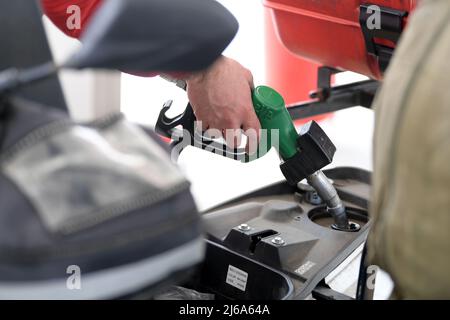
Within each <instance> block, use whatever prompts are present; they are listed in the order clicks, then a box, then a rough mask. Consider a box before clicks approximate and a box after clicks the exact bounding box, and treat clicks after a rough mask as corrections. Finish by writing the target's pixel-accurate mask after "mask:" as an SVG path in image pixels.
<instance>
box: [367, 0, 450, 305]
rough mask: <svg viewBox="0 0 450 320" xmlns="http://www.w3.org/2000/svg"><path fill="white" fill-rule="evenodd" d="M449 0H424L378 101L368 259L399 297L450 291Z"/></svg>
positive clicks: (442, 295)
mask: <svg viewBox="0 0 450 320" xmlns="http://www.w3.org/2000/svg"><path fill="white" fill-rule="evenodd" d="M449 57H450V1H448V0H428V1H425V0H424V1H423V2H422V3H421V5H420V6H419V7H418V9H417V11H416V12H415V13H414V15H413V17H412V18H411V20H410V25H409V26H408V28H407V30H406V31H405V34H404V36H403V38H402V40H401V43H400V46H399V47H398V48H397V51H396V54H395V57H394V58H393V61H392V62H391V66H390V68H389V70H388V72H387V74H386V78H385V80H384V83H383V88H382V90H381V92H380V93H379V95H378V97H377V99H376V102H375V109H376V133H375V141H374V143H375V146H374V148H375V150H374V156H375V159H374V165H375V167H374V189H373V202H372V208H371V214H372V217H373V219H374V225H373V229H372V234H371V236H370V238H369V245H370V252H369V255H370V262H371V263H373V264H377V265H379V266H380V267H382V268H383V269H385V270H387V271H388V272H389V273H390V274H391V276H392V278H393V280H394V282H395V286H396V288H395V296H396V297H397V298H450V272H449V271H450V232H449V228H450V168H449V163H450V90H449V88H450V64H449V63H448V59H449Z"/></svg>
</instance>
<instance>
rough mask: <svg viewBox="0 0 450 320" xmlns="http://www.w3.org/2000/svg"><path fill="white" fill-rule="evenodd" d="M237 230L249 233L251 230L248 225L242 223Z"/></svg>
mask: <svg viewBox="0 0 450 320" xmlns="http://www.w3.org/2000/svg"><path fill="white" fill-rule="evenodd" d="M238 229H239V230H241V231H249V230H250V229H251V228H250V226H249V225H248V224H246V223H243V224H241V225H240V226H239V227H238Z"/></svg>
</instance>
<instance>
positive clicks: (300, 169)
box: [252, 86, 355, 231]
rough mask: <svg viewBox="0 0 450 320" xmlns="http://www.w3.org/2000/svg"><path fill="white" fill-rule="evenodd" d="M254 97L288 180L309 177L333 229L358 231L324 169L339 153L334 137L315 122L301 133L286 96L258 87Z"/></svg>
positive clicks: (295, 181) (307, 178) (260, 119)
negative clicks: (276, 135)
mask: <svg viewBox="0 0 450 320" xmlns="http://www.w3.org/2000/svg"><path fill="white" fill-rule="evenodd" d="M252 99H253V105H254V108H255V112H256V115H257V116H258V118H259V121H260V123H261V128H262V129H266V130H265V133H266V134H267V139H265V140H266V141H267V144H269V145H274V146H275V147H277V149H278V152H279V154H280V157H281V158H282V159H283V162H282V164H281V165H280V168H281V171H282V173H283V175H284V176H285V178H286V180H287V182H288V183H289V184H291V185H293V186H297V184H298V183H300V181H302V180H303V179H306V180H307V181H308V184H309V185H310V186H311V187H313V188H314V189H315V190H316V192H317V194H318V195H319V196H320V197H321V198H322V200H323V201H324V202H325V203H326V205H327V211H328V213H329V214H330V215H331V216H332V217H333V218H334V224H333V228H335V229H337V230H342V231H355V230H354V228H353V227H352V225H351V224H350V223H349V221H348V218H347V213H346V211H345V207H344V205H343V203H342V201H341V199H340V198H339V195H338V194H337V191H336V189H335V188H334V186H333V184H332V183H331V182H330V180H329V179H328V178H327V177H326V176H325V174H324V173H323V172H322V171H321V169H322V168H323V167H325V166H326V165H328V164H330V163H331V162H332V160H333V156H334V153H335V152H336V147H335V146H334V144H333V143H332V142H331V140H330V138H329V137H328V136H327V135H326V134H325V132H324V131H323V130H322V128H321V127H320V126H319V125H318V124H317V123H316V122H315V121H311V122H309V123H307V124H306V125H304V126H303V127H302V129H301V131H300V133H297V130H296V129H295V127H294V124H293V122H292V118H291V116H290V114H289V112H288V110H287V109H286V106H285V102H284V99H283V97H282V96H281V95H280V94H279V93H278V92H276V91H275V90H273V89H272V88H270V87H267V86H260V87H257V88H255V90H254V91H253V94H252ZM271 129H277V131H278V145H277V144H274V143H273V142H274V141H272V139H273V137H272V136H271V135H272V131H271ZM263 142H264V141H263Z"/></svg>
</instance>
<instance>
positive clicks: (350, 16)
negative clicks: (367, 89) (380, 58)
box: [264, 0, 417, 79]
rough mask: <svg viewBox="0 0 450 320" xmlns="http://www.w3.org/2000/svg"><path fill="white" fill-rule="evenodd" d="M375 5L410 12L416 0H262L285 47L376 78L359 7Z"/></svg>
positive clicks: (376, 66)
mask: <svg viewBox="0 0 450 320" xmlns="http://www.w3.org/2000/svg"><path fill="white" fill-rule="evenodd" d="M368 2H370V4H376V5H380V6H383V7H389V8H392V9H396V10H403V11H408V12H411V11H412V10H413V9H414V7H415V6H416V2H417V1H416V0H371V1H361V0H264V4H265V6H266V7H268V8H270V9H271V11H272V14H273V18H274V22H275V25H276V31H277V33H278V36H279V38H280V41H281V42H282V43H283V44H284V45H285V46H286V48H287V49H288V50H289V51H290V52H292V53H294V54H296V55H299V56H302V57H305V58H307V59H311V60H314V61H316V62H318V63H320V64H324V65H327V66H332V67H337V68H341V69H344V70H350V71H354V72H358V73H362V74H365V75H367V76H370V77H372V78H376V79H380V78H381V72H380V70H379V67H378V63H377V61H376V59H375V58H374V57H372V56H369V55H368V54H367V52H366V47H365V43H364V37H363V34H362V31H361V28H360V26H359V6H360V5H361V4H366V3H368Z"/></svg>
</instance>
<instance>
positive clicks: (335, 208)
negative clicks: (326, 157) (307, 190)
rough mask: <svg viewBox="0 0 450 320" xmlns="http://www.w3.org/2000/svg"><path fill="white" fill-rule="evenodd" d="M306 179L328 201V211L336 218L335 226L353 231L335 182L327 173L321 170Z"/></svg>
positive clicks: (338, 228)
mask: <svg viewBox="0 0 450 320" xmlns="http://www.w3.org/2000/svg"><path fill="white" fill-rule="evenodd" d="M306 180H307V181H308V184H309V185H310V186H311V187H313V188H314V189H315V190H316V192H317V194H318V195H319V196H320V197H321V198H322V200H323V201H324V202H325V203H326V205H327V210H328V212H329V213H330V214H331V216H332V217H333V218H334V225H333V228H335V229H337V230H342V231H353V230H351V229H352V228H351V226H350V223H349V221H348V217H347V213H346V211H345V207H344V205H343V203H342V201H341V199H340V198H339V195H338V194H337V191H336V189H335V188H334V186H333V184H332V183H331V182H330V180H328V178H327V177H326V176H325V174H324V173H323V172H322V171H321V170H319V171H316V172H314V173H313V174H312V175H310V176H309V177H307V178H306Z"/></svg>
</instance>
